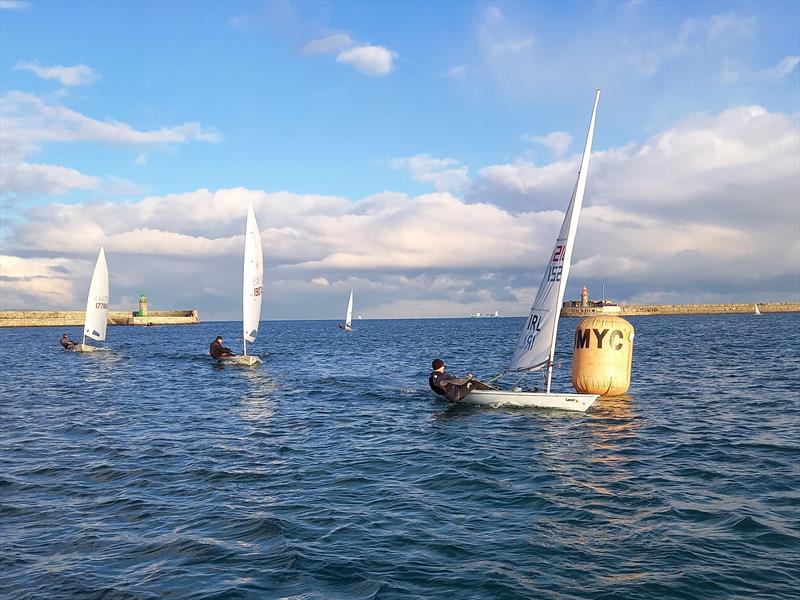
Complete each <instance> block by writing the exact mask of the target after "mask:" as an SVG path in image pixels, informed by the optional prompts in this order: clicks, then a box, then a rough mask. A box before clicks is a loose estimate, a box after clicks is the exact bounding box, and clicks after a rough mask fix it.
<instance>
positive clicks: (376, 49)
mask: <svg viewBox="0 0 800 600" xmlns="http://www.w3.org/2000/svg"><path fill="white" fill-rule="evenodd" d="M397 56H398V54H397V52H394V51H392V50H388V49H387V48H384V47H383V46H356V47H355V48H350V49H349V50H345V51H343V52H341V53H340V54H339V55H338V56H337V57H336V62H338V63H342V64H347V65H351V66H353V67H355V68H356V69H358V70H359V71H361V72H362V73H364V74H366V75H372V76H377V77H380V76H383V75H388V74H389V73H391V72H392V69H393V68H394V59H395V58H397Z"/></svg>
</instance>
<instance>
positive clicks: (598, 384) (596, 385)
mask: <svg viewBox="0 0 800 600" xmlns="http://www.w3.org/2000/svg"><path fill="white" fill-rule="evenodd" d="M633 335H634V333H633V325H631V324H630V323H628V322H627V321H626V320H625V319H621V318H620V317H609V316H595V317H586V318H585V319H582V320H581V322H580V323H578V327H577V328H576V329H575V343H574V345H573V351H572V387H574V388H575V391H577V392H579V393H581V394H600V395H601V396H620V395H622V394H624V393H625V392H627V391H628V388H629V387H630V386H631V364H632V363H633Z"/></svg>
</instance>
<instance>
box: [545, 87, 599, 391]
mask: <svg viewBox="0 0 800 600" xmlns="http://www.w3.org/2000/svg"><path fill="white" fill-rule="evenodd" d="M599 101H600V90H599V89H598V90H597V91H596V92H595V95H594V106H593V107H592V118H591V119H590V120H589V132H588V134H587V135H586V146H584V148H583V157H582V158H581V166H580V171H578V183H577V184H576V185H575V195H574V197H573V205H572V206H571V207H570V210H571V214H570V217H569V230H568V234H567V243H566V248H565V252H564V263H563V265H564V266H563V270H562V272H561V281H560V282H559V286H558V302H556V308H555V310H556V314H555V318H554V319H553V332H552V335H551V338H550V358H549V359H548V361H547V393H548V394H549V393H550V383H551V381H552V379H553V357H554V356H555V352H556V334H557V333H558V320H559V317H560V316H561V305H562V303H563V302H564V291H565V290H566V287H567V279H568V278H569V268H570V265H571V264H572V248H573V246H574V243H575V233H576V231H577V230H578V217H579V216H580V212H581V206H582V205H583V195H584V192H585V191H586V177H587V175H588V174H589V159H590V157H591V154H592V139H593V138H594V121H595V116H596V114H597V103H598V102H599Z"/></svg>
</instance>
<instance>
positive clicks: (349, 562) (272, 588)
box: [0, 314, 800, 599]
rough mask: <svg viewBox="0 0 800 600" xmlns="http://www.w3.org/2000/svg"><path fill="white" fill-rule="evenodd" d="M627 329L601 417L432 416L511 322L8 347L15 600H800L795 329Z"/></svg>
mask: <svg viewBox="0 0 800 600" xmlns="http://www.w3.org/2000/svg"><path fill="white" fill-rule="evenodd" d="M628 320H629V321H630V322H631V323H632V324H633V325H634V327H635V330H636V338H635V342H634V355H633V375H632V385H631V388H630V390H629V392H628V394H627V395H626V396H623V397H617V398H602V399H600V400H599V401H598V402H597V403H596V405H595V406H594V407H593V408H592V409H591V410H590V411H589V412H587V413H585V414H581V413H568V412H558V411H548V410H540V409H510V408H508V409H504V408H483V407H473V406H466V405H459V404H450V403H447V402H444V401H442V400H441V399H439V398H438V397H437V396H435V395H434V394H433V393H432V392H431V391H430V390H429V388H428V383H427V377H428V374H429V371H430V362H431V360H432V359H433V358H436V357H441V358H442V359H443V360H444V361H445V362H446V363H447V367H448V370H450V371H452V372H454V373H456V374H457V375H463V374H465V373H467V372H472V373H474V374H475V375H476V376H481V377H486V376H489V375H491V374H494V373H497V372H500V371H502V369H503V368H504V366H505V364H506V362H507V360H508V358H509V356H510V354H511V350H512V348H513V346H514V344H515V342H516V339H517V336H518V334H519V331H520V330H521V328H522V325H523V319H521V318H492V319H467V318H465V319H418V320H361V321H356V322H355V330H354V331H353V333H351V334H346V333H344V332H342V331H340V330H338V329H337V328H336V323H335V322H334V321H278V322H275V321H265V322H263V323H262V324H261V331H260V334H259V338H258V340H257V341H256V342H255V343H253V344H250V345H249V350H250V351H251V353H253V354H258V355H261V356H262V358H263V361H264V362H263V364H262V365H260V366H259V367H257V368H252V369H250V368H243V367H236V366H222V365H219V364H217V363H216V362H215V361H213V360H212V359H211V358H210V357H209V356H208V355H207V351H208V345H209V343H210V342H211V341H212V340H213V339H214V337H215V336H217V335H222V336H223V337H224V338H225V345H228V346H230V347H232V348H233V349H234V350H239V349H240V348H241V337H242V334H241V324H240V323H237V322H209V323H202V324H200V325H194V326H164V327H110V328H109V329H108V337H107V341H106V342H105V343H104V344H102V345H103V346H104V347H105V348H106V350H104V351H101V352H96V353H93V354H76V353H69V352H64V351H63V350H62V349H61V348H60V346H59V344H58V339H59V337H60V335H61V334H62V333H63V332H64V331H67V332H68V333H69V334H70V335H71V336H72V337H73V338H79V336H80V328H77V327H72V328H66V329H56V328H13V329H12V328H6V329H2V330H0V365H1V366H0V394H2V398H1V399H0V411H2V414H0V544H1V546H0V548H1V553H0V597H2V598H4V599H22V598H36V599H39V598H104V599H162V598H166V599H171V598H176V599H182V598H192V599H201V598H202V599H212V598H215V599H223V598H225V599H227V598H231V599H237V598H248V599H249V598H258V599H260V598H303V599H328V598H426V599H427V598H443V599H444V598H447V599H451V598H469V599H472V598H591V599H595V598H608V599H611V598H631V599H633V598H641V599H652V598H676V599H677V598H681V599H685V598H702V599H707V598H781V599H783V598H798V596H799V595H800V591H799V590H800V391H799V390H800V350H799V349H800V314H765V315H763V316H760V317H756V316H753V315H709V316H686V317H680V316H647V317H638V318H636V317H630V318H629V319H628ZM577 323H578V319H562V321H561V326H560V331H559V338H558V344H557V353H556V362H557V365H556V366H557V368H556V371H555V376H554V384H553V388H554V390H555V391H559V390H564V391H566V390H569V389H571V386H570V369H571V354H572V340H573V336H574V331H575V327H576V325H577ZM537 378H538V376H535V377H534V378H533V379H534V381H533V382H532V383H539V380H538V379H537Z"/></svg>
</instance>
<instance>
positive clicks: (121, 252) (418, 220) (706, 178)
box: [4, 106, 800, 319]
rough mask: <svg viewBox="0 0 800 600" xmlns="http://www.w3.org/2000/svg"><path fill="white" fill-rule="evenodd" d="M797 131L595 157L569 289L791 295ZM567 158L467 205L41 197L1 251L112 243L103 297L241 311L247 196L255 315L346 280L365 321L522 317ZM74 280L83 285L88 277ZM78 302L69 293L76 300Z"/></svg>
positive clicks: (442, 197)
mask: <svg viewBox="0 0 800 600" xmlns="http://www.w3.org/2000/svg"><path fill="white" fill-rule="evenodd" d="M799 132H800V123H799V122H798V117H797V116H796V115H793V116H788V115H784V114H781V113H772V112H769V111H767V110H765V109H763V108H760V107H753V106H745V107H737V108H734V109H730V110H727V111H724V112H722V113H720V114H718V115H697V116H695V117H692V118H690V119H686V120H684V121H682V122H680V123H677V124H676V125H675V126H674V127H672V128H670V129H668V130H666V131H663V132H661V133H658V134H656V135H654V136H652V137H651V138H650V139H648V140H646V141H645V142H643V143H641V144H628V145H626V146H622V147H617V148H610V149H606V150H602V151H597V152H595V153H594V154H593V159H592V165H591V167H590V172H589V187H588V191H587V197H586V205H585V208H584V212H583V214H582V217H581V222H580V228H579V233H578V240H577V245H576V248H575V254H574V269H573V277H572V278H571V280H570V284H569V286H570V288H569V289H568V295H574V294H576V293H577V290H579V289H580V286H582V285H584V284H588V285H589V286H590V288H592V289H593V290H597V289H598V288H599V286H600V283H601V282H605V283H606V288H607V291H608V294H609V295H611V296H612V297H614V298H615V299H617V300H623V301H625V300H630V299H642V298H646V297H650V298H670V299H671V300H672V301H678V302H680V301H693V300H695V299H698V298H700V297H702V298H703V299H711V298H714V297H719V298H722V297H723V296H724V298H722V299H724V300H728V299H731V298H739V299H742V300H743V301H746V300H748V299H752V298H754V296H753V294H756V293H758V294H759V297H763V298H765V299H770V298H772V299H776V300H777V299H787V298H790V297H794V296H796V295H797V294H798V293H800V292H798V290H797V281H798V272H800V265H799V264H798V257H799V256H800V232H799V231H798V223H799V222H800V206H798V202H797V198H798V197H799V196H800V190H799V189H798V186H800V182H798V179H799V178H798V166H797V165H798V163H799V162H800V139H799V138H800V133H799ZM577 161H578V157H577V156H570V157H568V158H565V159H563V160H559V161H556V162H553V163H551V164H548V165H543V166H537V165H534V164H532V163H530V162H526V161H524V160H520V161H516V162H512V163H508V164H499V165H489V166H486V167H484V168H483V169H481V170H480V171H479V176H478V178H477V179H476V180H475V181H474V182H472V183H471V184H470V185H469V186H468V187H467V188H466V189H465V190H464V195H465V197H466V198H467V200H465V199H462V198H458V197H456V196H454V195H451V194H449V193H432V194H424V195H421V196H416V197H409V196H407V195H405V194H397V193H383V194H378V195H376V196H371V197H368V198H364V199H361V200H358V201H350V200H348V199H346V198H340V197H336V196H310V195H309V196H303V195H296V194H290V193H288V192H274V193H266V192H263V191H254V190H247V189H243V188H234V189H223V190H217V191H208V190H196V191H194V192H189V193H185V194H174V195H167V196H150V197H145V198H142V199H140V200H136V201H130V202H94V203H91V204H70V205H67V204H50V205H47V206H40V207H36V208H31V209H29V210H28V211H27V212H26V214H25V219H24V221H22V222H19V223H14V224H12V225H11V226H10V227H9V235H8V236H7V240H6V243H5V245H4V249H5V251H6V253H7V255H9V256H11V257H17V258H18V257H22V256H31V257H42V258H43V259H47V260H50V258H49V257H61V258H60V259H63V260H67V258H66V257H67V256H78V257H80V258H81V259H82V260H84V261H86V262H87V264H88V263H90V262H91V261H92V260H93V257H94V255H96V252H97V247H98V246H99V245H100V244H105V246H106V250H107V253H108V256H109V265H110V269H111V273H112V290H114V291H112V296H114V298H113V299H112V303H113V302H114V301H118V300H117V299H119V298H122V297H130V298H135V296H136V294H138V293H139V292H140V291H141V290H148V295H150V296H156V297H159V298H160V303H161V306H166V307H174V308H184V307H187V308H188V307H198V308H200V309H201V314H203V315H204V318H206V319H210V318H237V317H238V306H239V305H240V298H239V293H240V291H239V290H240V289H241V281H240V277H241V260H242V258H241V257H242V245H243V239H242V233H243V228H244V221H245V217H246V210H247V204H248V202H250V201H252V202H253V205H254V207H255V210H256V213H257V216H258V217H259V223H260V225H261V227H262V238H263V243H264V258H265V264H266V267H267V274H266V277H265V281H266V282H267V283H266V291H265V303H266V304H265V313H264V314H265V318H275V317H283V318H289V317H315V316H316V317H325V316H330V317H337V316H339V312H341V310H340V309H341V306H340V305H343V303H344V301H345V298H344V296H343V295H342V294H343V292H342V290H345V289H349V287H355V288H356V290H357V292H356V293H357V297H358V299H359V300H358V302H359V308H358V310H359V312H364V313H365V314H369V315H370V316H386V317H389V316H453V315H463V314H468V313H469V312H475V311H481V312H487V311H491V310H495V309H497V310H500V312H501V313H502V314H507V315H511V314H523V313H524V312H525V311H526V310H527V305H528V303H529V302H530V300H531V297H532V296H533V291H534V290H533V289H532V288H533V286H535V285H537V284H538V280H539V276H540V269H541V267H542V263H543V261H544V257H545V256H546V255H547V253H548V252H549V250H550V246H551V244H552V240H553V239H554V237H555V235H556V232H557V230H558V227H559V226H560V224H561V221H562V219H563V211H564V209H565V206H566V203H567V201H568V199H569V196H570V193H571V191H572V187H573V186H574V183H575V176H576V172H577ZM458 164H459V163H458V161H456V160H455V159H452V158H434V157H430V156H426V155H420V156H417V157H410V158H408V159H399V161H398V163H397V166H400V167H402V168H406V169H409V170H410V171H412V173H413V172H414V171H413V170H414V169H416V173H417V175H418V176H420V177H434V175H435V174H436V173H438V172H446V171H449V170H453V169H457V168H458ZM470 200H471V201H470ZM490 202H491V203H490ZM86 271H87V274H86V275H85V277H86V279H87V280H88V276H89V275H90V273H89V271H90V269H89V268H87V269H86ZM48 273H49V275H48ZM484 275H486V276H484ZM488 275H491V276H488ZM48 278H50V279H53V280H54V281H52V282H50V284H47V283H46V280H47V279H48ZM70 278H72V276H70ZM279 282H280V283H279ZM325 282H327V283H328V284H327V285H326V284H325ZM51 284H52V285H51ZM63 284H64V277H62V275H61V274H60V273H59V272H52V271H51V272H46V273H45V274H44V275H43V276H42V278H41V280H39V281H38V283H36V284H35V285H34V286H33V287H31V285H33V284H26V285H28V287H27V288H25V292H24V293H25V294H27V295H26V296H25V297H26V298H28V300H27V301H26V302H27V303H28V305H31V306H33V305H34V304H36V302H35V298H36V296H35V294H36V290H40V291H41V296H40V298H41V301H40V305H41V303H45V302H46V301H49V300H47V299H48V298H52V297H54V296H52V294H53V293H55V292H54V291H55V290H57V289H59V288H58V286H60V285H63ZM14 285H17V284H14ZM19 285H22V284H19ZM76 285H77V286H78V288H77V289H79V290H83V289H84V287H85V285H86V282H85V281H83V280H79V281H78V283H77V284H76ZM4 289H5V286H4ZM14 289H17V290H18V291H17V292H15V293H17V294H18V297H21V296H19V294H22V291H19V289H21V288H19V289H18V288H14ZM206 289H213V290H216V291H215V293H214V294H209V293H206V292H205V291H204V290H206ZM732 290H733V291H732ZM82 293H84V292H83V291H81V292H80V293H79V294H78V296H80V295H81V294H82ZM48 294H49V295H48ZM81 302H82V299H81V298H74V301H73V305H72V306H71V307H79V305H80V303H81ZM64 308H68V307H67V306H64Z"/></svg>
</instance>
